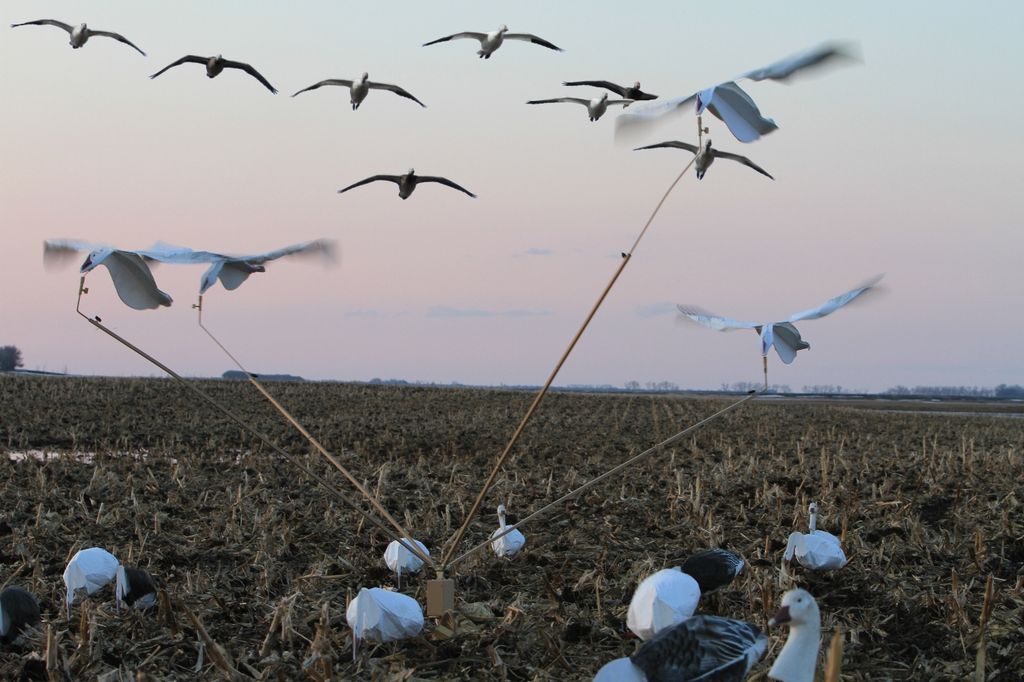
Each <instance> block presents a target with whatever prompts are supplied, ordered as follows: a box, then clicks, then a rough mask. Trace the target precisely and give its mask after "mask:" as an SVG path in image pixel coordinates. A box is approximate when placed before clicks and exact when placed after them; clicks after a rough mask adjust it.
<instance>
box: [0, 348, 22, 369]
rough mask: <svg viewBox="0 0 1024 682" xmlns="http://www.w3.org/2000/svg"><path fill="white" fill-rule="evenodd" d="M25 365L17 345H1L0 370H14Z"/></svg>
mask: <svg viewBox="0 0 1024 682" xmlns="http://www.w3.org/2000/svg"><path fill="white" fill-rule="evenodd" d="M24 366H25V365H24V363H23V362H22V361H21V350H19V349H18V347H17V346H0V372H13V371H14V370H16V369H18V368H19V367H24Z"/></svg>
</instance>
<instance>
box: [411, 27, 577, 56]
mask: <svg viewBox="0 0 1024 682" xmlns="http://www.w3.org/2000/svg"><path fill="white" fill-rule="evenodd" d="M459 38H472V39H473V40H478V41H480V49H479V50H477V53H476V54H477V56H478V57H480V58H481V59H490V58H491V55H492V54H494V51H495V50H497V49H498V48H499V47H501V45H502V43H504V42H505V41H506V40H523V41H526V42H529V43H533V44H534V45H541V46H543V47H546V48H548V49H549V50H555V51H556V52H562V48H560V47H558V46H557V45H555V44H553V43H549V42H548V41H546V40H544V39H543V38H540V37H538V36H535V35H533V34H532V33H509V32H508V26H506V25H505V24H502V25H501V26H499V27H498V30H496V31H491V32H490V33H478V32H475V31H463V32H462V33H453V34H451V35H450V36H445V37H444V38H438V39H437V40H431V41H430V42H429V43H423V47H426V46H427V45H436V44H437V43H443V42H447V41H449V40H457V39H459Z"/></svg>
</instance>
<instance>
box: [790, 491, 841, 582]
mask: <svg viewBox="0 0 1024 682" xmlns="http://www.w3.org/2000/svg"><path fill="white" fill-rule="evenodd" d="M808 511H809V512H810V522H809V523H808V527H809V532H807V533H799V532H793V533H790V535H789V541H788V542H787V543H786V553H785V554H784V555H783V556H782V560H783V561H791V560H792V559H793V558H794V557H796V560H797V562H798V563H799V564H800V565H801V566H803V567H805V568H809V569H811V570H812V571H830V570H835V569H837V568H842V567H843V566H845V565H846V553H845V552H843V547H842V544H841V543H840V542H839V538H837V537H836V536H835V535H832V533H829V532H827V531H824V530H818V505H817V503H815V502H811V504H810V506H809V507H808Z"/></svg>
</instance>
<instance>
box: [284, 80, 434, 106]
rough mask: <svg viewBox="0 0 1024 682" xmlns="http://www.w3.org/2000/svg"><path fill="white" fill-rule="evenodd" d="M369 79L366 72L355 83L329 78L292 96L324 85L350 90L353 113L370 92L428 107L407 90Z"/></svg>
mask: <svg viewBox="0 0 1024 682" xmlns="http://www.w3.org/2000/svg"><path fill="white" fill-rule="evenodd" d="M369 78H370V74H368V73H366V72H365V71H364V72H363V75H362V76H360V77H359V78H357V79H356V80H354V81H349V80H343V79H340V78H328V79H327V80H322V81H320V82H319V83H314V84H313V85H310V86H309V87H308V88H303V89H302V90H299V91H298V92H296V93H295V95H292V97H295V96H296V95H301V94H302V93H304V92H308V91H309V90H316V89H317V88H319V87H321V86H323V85H342V86H344V87H346V88H348V90H349V98H350V101H351V102H352V111H355V110H356V109H358V108H359V105H360V104H362V103H363V100H364V99H366V95H368V94H369V92H370V90H387V91H389V92H393V93H395V94H396V95H400V96H402V97H405V98H406V99H411V100H412V101H413V102H416V104H419V105H420V106H421V107H425V106H427V105H426V104H424V103H423V102H421V101H419V100H418V99H416V98H415V97H413V96H412V94H411V93H410V92H409V91H408V90H406V89H405V88H400V87H398V86H397V85H390V84H388V83H377V82H374V81H371V80H369Z"/></svg>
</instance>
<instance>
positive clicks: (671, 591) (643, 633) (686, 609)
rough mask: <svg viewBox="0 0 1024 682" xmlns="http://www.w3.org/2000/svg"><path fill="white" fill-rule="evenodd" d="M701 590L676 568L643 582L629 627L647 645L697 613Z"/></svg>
mask: <svg viewBox="0 0 1024 682" xmlns="http://www.w3.org/2000/svg"><path fill="white" fill-rule="evenodd" d="M699 601H700V586H699V585H698V584H697V581H696V580H695V579H694V578H693V577H691V576H689V575H687V574H686V573H683V572H682V571H681V570H679V568H678V567H676V568H665V569H662V570H660V571H658V572H657V573H653V574H652V575H649V576H647V577H646V578H644V579H643V580H642V581H641V582H640V585H638V586H637V588H636V592H634V593H633V599H632V600H630V602H629V611H628V612H627V614H626V625H627V627H629V629H630V630H632V631H633V633H634V634H635V635H636V636H637V637H639V638H640V639H642V640H644V641H646V640H649V639H651V638H652V637H654V636H655V635H656V634H658V633H659V632H660V631H662V630H664V629H665V628H668V627H671V626H673V625H675V624H676V623H681V622H683V621H684V620H686V619H687V618H689V617H690V616H692V615H693V612H694V611H696V610H697V602H699Z"/></svg>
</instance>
